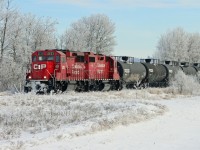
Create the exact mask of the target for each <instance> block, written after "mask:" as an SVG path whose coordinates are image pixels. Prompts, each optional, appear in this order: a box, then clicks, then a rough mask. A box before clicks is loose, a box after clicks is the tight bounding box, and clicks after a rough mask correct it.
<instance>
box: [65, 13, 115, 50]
mask: <svg viewBox="0 0 200 150" xmlns="http://www.w3.org/2000/svg"><path fill="white" fill-rule="evenodd" d="M114 32H115V24H114V23H113V22H112V21H111V20H110V19H109V18H108V17H107V16H106V15H103V14H96V15H91V16H89V17H83V18H81V19H80V20H78V21H77V22H74V23H72V24H71V27H70V28H69V29H67V30H66V32H65V34H64V36H63V38H64V41H65V42H64V46H65V48H67V49H70V50H75V51H91V52H95V53H103V54H110V53H111V52H112V51H113V48H114V46H115V44H116V42H115V36H114Z"/></svg>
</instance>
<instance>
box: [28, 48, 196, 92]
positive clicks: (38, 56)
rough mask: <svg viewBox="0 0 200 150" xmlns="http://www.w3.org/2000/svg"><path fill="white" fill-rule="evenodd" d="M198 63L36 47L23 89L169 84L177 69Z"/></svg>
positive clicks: (189, 69)
mask: <svg viewBox="0 0 200 150" xmlns="http://www.w3.org/2000/svg"><path fill="white" fill-rule="evenodd" d="M199 67H200V66H199V64H194V66H188V64H187V63H184V64H182V66H179V65H177V64H175V63H173V62H169V61H166V63H165V64H160V63H159V62H158V61H157V62H155V60H153V61H152V60H151V59H145V60H143V61H142V62H134V59H133V58H132V57H119V56H115V57H111V56H106V55H102V54H94V53H92V52H77V51H69V50H59V49H53V50H37V51H35V52H34V53H33V54H32V63H31V69H30V71H29V72H28V73H27V74H26V85H25V87H24V91H25V92H30V91H32V90H34V91H36V92H37V93H49V92H50V91H51V90H54V91H55V92H57V91H62V92H63V91H66V90H69V89H71V90H75V91H78V92H82V91H107V90H121V89H122V88H128V89H131V88H141V87H147V86H154V87H158V86H167V85H168V83H169V80H170V78H171V77H172V76H174V74H175V73H176V71H177V70H179V69H182V70H183V71H184V72H185V73H186V74H190V75H191V74H192V75H195V74H196V73H197V72H198V71H199V70H200V69H199Z"/></svg>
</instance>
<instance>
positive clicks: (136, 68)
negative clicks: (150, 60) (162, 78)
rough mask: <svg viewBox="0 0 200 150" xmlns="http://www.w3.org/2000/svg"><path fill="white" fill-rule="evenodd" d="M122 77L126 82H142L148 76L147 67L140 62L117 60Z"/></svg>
mask: <svg viewBox="0 0 200 150" xmlns="http://www.w3.org/2000/svg"><path fill="white" fill-rule="evenodd" d="M117 67H118V72H119V75H120V77H121V78H122V79H123V80H124V81H125V82H126V83H135V84H137V83H140V82H141V81H142V80H143V79H144V78H145V77H146V69H145V67H144V65H142V64H141V63H139V62H134V63H127V62H123V61H118V62H117Z"/></svg>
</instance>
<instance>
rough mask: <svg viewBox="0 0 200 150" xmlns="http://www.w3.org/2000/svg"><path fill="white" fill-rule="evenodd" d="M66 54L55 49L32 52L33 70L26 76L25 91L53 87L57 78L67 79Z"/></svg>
mask: <svg viewBox="0 0 200 150" xmlns="http://www.w3.org/2000/svg"><path fill="white" fill-rule="evenodd" d="M65 74H66V57H65V54H64V53H62V52H59V51H55V50H39V51H36V52H34V53H33V54H32V63H31V70H30V72H29V73H28V74H27V76H26V85H25V92H29V91H31V90H32V89H34V90H41V88H45V89H49V87H47V85H50V84H49V82H51V85H52V87H53V86H54V85H53V84H55V80H59V81H60V80H65V79H66V76H65Z"/></svg>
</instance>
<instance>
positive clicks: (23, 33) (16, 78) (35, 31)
mask: <svg viewBox="0 0 200 150" xmlns="http://www.w3.org/2000/svg"><path fill="white" fill-rule="evenodd" d="M11 1H12V0H0V91H2V90H5V89H8V88H11V87H13V86H14V85H16V86H17V85H19V83H21V84H22V81H24V80H25V71H26V69H27V65H28V64H29V63H30V61H31V59H30V58H31V53H32V52H33V51H35V50H37V49H48V48H51V49H53V48H55V47H56V38H55V32H56V28H55V25H56V24H57V22H56V21H54V20H52V19H50V18H38V17H36V16H34V15H31V14H22V13H20V12H19V11H17V10H16V9H15V8H13V7H12V5H11Z"/></svg>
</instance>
